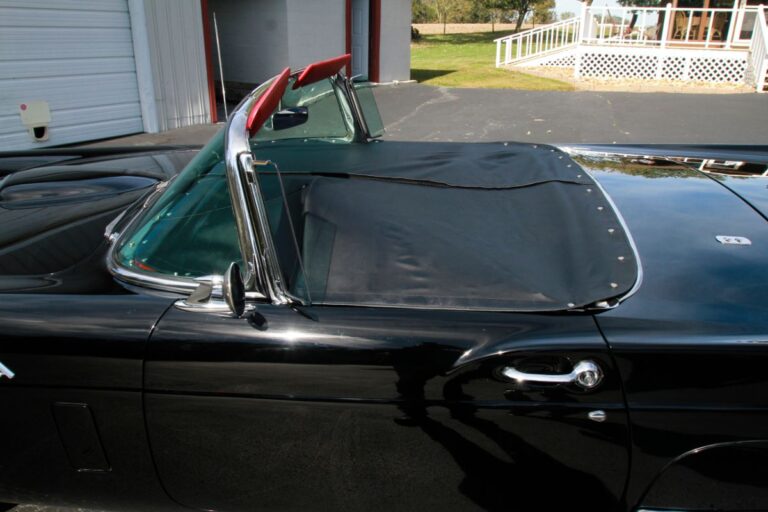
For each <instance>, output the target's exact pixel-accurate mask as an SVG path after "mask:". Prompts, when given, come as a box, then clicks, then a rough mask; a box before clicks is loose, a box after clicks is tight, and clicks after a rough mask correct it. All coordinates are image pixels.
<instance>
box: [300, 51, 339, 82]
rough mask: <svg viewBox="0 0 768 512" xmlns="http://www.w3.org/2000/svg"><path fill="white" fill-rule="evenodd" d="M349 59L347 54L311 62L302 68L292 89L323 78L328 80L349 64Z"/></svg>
mask: <svg viewBox="0 0 768 512" xmlns="http://www.w3.org/2000/svg"><path fill="white" fill-rule="evenodd" d="M351 58H352V55H350V54H349V53H348V54H346V55H341V56H339V57H334V58H332V59H328V60H321V61H318V62H313V63H312V64H310V65H309V66H307V67H306V68H304V71H302V72H301V74H300V75H299V78H297V79H296V82H294V84H293V88H294V89H298V88H299V87H303V86H305V85H309V84H313V83H315V82H317V81H320V80H322V79H323V78H328V77H331V76H333V75H335V74H336V73H338V72H339V71H341V68H343V67H344V66H346V65H347V64H349V63H350V60H351Z"/></svg>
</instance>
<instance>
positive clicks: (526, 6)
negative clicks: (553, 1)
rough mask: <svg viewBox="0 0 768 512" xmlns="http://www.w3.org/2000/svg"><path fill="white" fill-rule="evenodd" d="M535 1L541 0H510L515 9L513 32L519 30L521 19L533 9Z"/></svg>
mask: <svg viewBox="0 0 768 512" xmlns="http://www.w3.org/2000/svg"><path fill="white" fill-rule="evenodd" d="M537 1H541V0H512V5H513V7H512V8H513V9H514V10H515V11H517V22H516V23H515V32H520V29H521V28H522V26H523V21H525V18H526V17H527V16H528V14H529V13H530V12H531V10H532V9H533V6H534V5H535V4H536V2H537Z"/></svg>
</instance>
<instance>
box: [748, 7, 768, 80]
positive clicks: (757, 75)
mask: <svg viewBox="0 0 768 512" xmlns="http://www.w3.org/2000/svg"><path fill="white" fill-rule="evenodd" d="M754 27H755V28H754V34H753V36H752V44H751V46H750V48H749V49H750V56H749V59H750V63H749V65H750V69H751V73H752V75H753V76H752V77H751V78H752V80H753V81H754V83H753V84H752V85H754V86H755V89H756V90H757V92H766V91H765V86H766V74H768V23H767V22H766V19H765V7H763V6H762V5H761V6H760V8H759V10H758V11H757V17H756V18H755V26H754Z"/></svg>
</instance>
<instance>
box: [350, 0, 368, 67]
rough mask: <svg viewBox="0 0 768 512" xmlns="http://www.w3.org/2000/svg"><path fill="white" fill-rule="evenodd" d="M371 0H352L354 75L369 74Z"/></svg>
mask: <svg viewBox="0 0 768 512" xmlns="http://www.w3.org/2000/svg"><path fill="white" fill-rule="evenodd" d="M369 15H370V1H369V0H352V76H357V75H366V76H367V75H368V43H369V40H370V37H369Z"/></svg>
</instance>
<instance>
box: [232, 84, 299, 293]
mask: <svg viewBox="0 0 768 512" xmlns="http://www.w3.org/2000/svg"><path fill="white" fill-rule="evenodd" d="M266 85H267V84H264V85H262V86H261V87H259V88H257V89H256V90H254V91H253V92H252V93H251V94H250V95H249V96H247V97H246V98H245V99H244V100H243V101H242V102H241V103H240V105H238V107H237V109H236V110H235V111H234V112H233V113H232V115H231V116H230V118H229V121H228V122H227V127H226V135H225V142H224V148H225V155H224V159H225V162H226V166H227V182H228V185H229V193H230V196H231V198H232V210H233V212H234V215H235V222H236V225H237V226H236V227H237V234H238V237H239V239H240V250H241V251H242V255H243V262H244V264H245V275H244V277H243V281H244V284H245V289H246V290H247V291H261V292H262V293H264V294H265V295H266V296H267V297H268V298H269V299H270V300H271V301H272V302H273V303H276V304H287V303H289V302H290V299H289V297H288V295H287V294H286V292H285V290H284V287H283V280H282V274H281V272H280V267H279V263H278V260H277V253H276V251H275V248H274V244H273V242H272V236H271V234H270V231H269V219H268V217H267V211H266V208H265V206H264V201H263V199H262V195H261V189H260V186H259V181H258V178H257V176H256V172H255V170H254V168H253V155H252V154H251V147H250V144H249V142H248V139H249V134H248V128H247V121H248V115H249V113H250V111H251V109H252V108H253V107H254V104H255V103H256V101H257V100H258V98H259V96H260V94H261V93H262V92H263V91H264V88H265V86H266Z"/></svg>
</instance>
